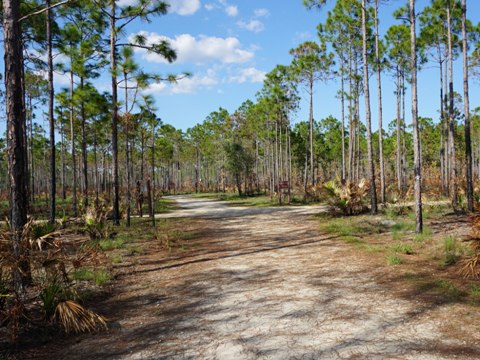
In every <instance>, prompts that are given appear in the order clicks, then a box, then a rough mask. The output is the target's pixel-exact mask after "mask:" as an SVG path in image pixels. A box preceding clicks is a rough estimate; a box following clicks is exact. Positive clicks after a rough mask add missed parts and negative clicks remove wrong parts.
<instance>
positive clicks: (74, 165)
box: [70, 58, 78, 217]
mask: <svg viewBox="0 0 480 360" xmlns="http://www.w3.org/2000/svg"><path fill="white" fill-rule="evenodd" d="M72 66H73V59H72V58H71V59H70V67H72ZM70 102H71V103H70V143H71V146H72V149H71V153H72V186H73V194H72V207H73V216H74V217H77V215H78V210H77V174H76V169H77V160H76V153H75V126H74V123H73V119H74V109H75V107H74V104H73V71H72V70H71V69H70Z"/></svg>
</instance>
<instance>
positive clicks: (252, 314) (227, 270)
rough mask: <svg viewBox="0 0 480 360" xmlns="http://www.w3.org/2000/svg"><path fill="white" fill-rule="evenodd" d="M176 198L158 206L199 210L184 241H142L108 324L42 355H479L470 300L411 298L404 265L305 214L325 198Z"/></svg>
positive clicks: (109, 304)
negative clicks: (250, 204) (361, 249)
mask: <svg viewBox="0 0 480 360" xmlns="http://www.w3.org/2000/svg"><path fill="white" fill-rule="evenodd" d="M176 200H177V201H178V202H179V205H180V206H181V207H182V210H179V211H177V212H175V213H173V214H172V215H164V216H170V217H171V216H188V217H195V219H194V220H192V222H191V224H190V225H189V226H188V227H189V228H188V229H185V230H192V229H193V230H194V231H195V234H196V235H195V237H194V238H193V239H191V241H190V243H189V246H187V247H185V248H184V249H183V251H181V250H177V251H174V252H172V253H170V254H169V255H165V252H161V251H160V250H159V249H160V246H159V244H158V243H155V242H154V241H152V242H151V243H150V244H148V246H149V247H148V249H147V251H146V252H145V254H143V255H141V256H139V257H138V261H136V264H134V265H128V266H125V267H123V268H122V267H120V274H119V276H118V278H117V280H118V283H117V285H116V290H115V295H114V296H113V297H111V298H109V299H107V300H106V301H102V302H100V303H99V304H98V307H97V309H96V310H98V311H99V312H100V313H103V314H107V316H108V317H109V319H110V324H111V329H110V330H109V332H107V333H105V334H96V335H84V336H80V337H75V338H70V339H68V338H67V339H64V340H62V341H60V343H58V344H57V345H53V346H52V345H48V354H47V355H45V356H44V357H43V358H48V359H85V358H90V359H318V358H327V359H330V358H333V359H335V358H339V359H343V358H368V359H375V358H379V359H380V358H382V359H383V358H389V359H392V358H397V359H443V358H444V359H450V358H453V357H456V358H465V359H467V358H471V359H474V358H480V335H479V332H478V326H477V325H476V324H478V323H479V321H478V320H480V319H479V316H478V314H477V313H478V312H477V311H476V310H475V308H472V307H471V306H469V305H465V304H462V303H457V302H455V301H433V300H432V299H428V298H421V297H417V296H416V293H415V292H414V291H413V292H412V291H411V289H410V288H407V287H405V286H404V281H403V278H402V277H404V274H397V273H395V272H394V270H391V268H387V267H386V266H385V265H384V264H383V265H380V263H378V262H376V261H375V260H374V259H369V257H368V254H365V253H363V254H359V253H358V252H356V251H355V249H354V248H352V246H350V245H347V244H344V243H342V242H340V241H338V239H336V237H335V236H332V235H325V234H323V235H322V234H321V233H320V231H319V228H318V221H319V220H318V219H314V218H313V217H312V216H311V214H313V213H316V212H319V211H322V210H323V208H319V207H311V206H308V207H274V208H236V207H229V206H227V205H226V204H225V203H222V202H214V201H209V200H205V199H193V198H189V197H176ZM159 221H161V220H159ZM186 227H187V226H186ZM418 270H419V274H420V275H421V271H422V269H418ZM420 275H419V276H420ZM427 275H428V274H425V276H427ZM465 318H468V319H469V321H467V322H465V321H463V320H464V319H465ZM37 354H38V353H37ZM37 358H38V357H37Z"/></svg>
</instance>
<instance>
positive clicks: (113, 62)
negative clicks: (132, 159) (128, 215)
mask: <svg viewBox="0 0 480 360" xmlns="http://www.w3.org/2000/svg"><path fill="white" fill-rule="evenodd" d="M115 19H116V3H115V0H111V9H110V66H111V67H110V68H111V72H112V161H113V224H114V225H120V199H119V186H120V183H119V178H118V102H117V98H118V95H117V75H116V74H117V54H116V49H115V46H116V43H117V29H116V26H115Z"/></svg>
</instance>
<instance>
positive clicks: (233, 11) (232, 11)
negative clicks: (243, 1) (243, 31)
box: [225, 5, 238, 17]
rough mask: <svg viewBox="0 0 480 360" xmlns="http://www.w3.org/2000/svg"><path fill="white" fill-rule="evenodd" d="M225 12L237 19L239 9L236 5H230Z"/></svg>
mask: <svg viewBox="0 0 480 360" xmlns="http://www.w3.org/2000/svg"><path fill="white" fill-rule="evenodd" d="M225 12H226V13H227V15H228V16H231V17H235V16H237V15H238V7H236V6H235V5H229V6H227V7H226V8H225Z"/></svg>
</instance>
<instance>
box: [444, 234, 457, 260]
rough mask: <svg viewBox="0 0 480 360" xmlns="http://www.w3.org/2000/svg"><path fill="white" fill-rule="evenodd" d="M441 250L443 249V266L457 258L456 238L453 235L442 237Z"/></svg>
mask: <svg viewBox="0 0 480 360" xmlns="http://www.w3.org/2000/svg"><path fill="white" fill-rule="evenodd" d="M443 251H444V260H443V265H444V266H450V265H453V264H455V263H456V262H457V260H458V244H457V239H456V238H455V237H453V236H451V235H450V236H447V237H446V238H445V239H443Z"/></svg>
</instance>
